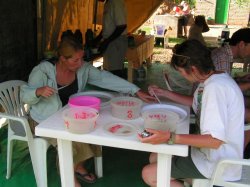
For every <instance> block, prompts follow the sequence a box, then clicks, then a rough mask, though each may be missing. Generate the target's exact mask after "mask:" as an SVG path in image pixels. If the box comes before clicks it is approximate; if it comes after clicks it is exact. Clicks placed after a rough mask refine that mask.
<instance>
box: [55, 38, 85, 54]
mask: <svg viewBox="0 0 250 187" xmlns="http://www.w3.org/2000/svg"><path fill="white" fill-rule="evenodd" d="M78 50H83V47H82V44H81V43H80V42H79V41H77V40H76V39H75V38H74V37H64V38H63V39H62V40H61V42H60V44H59V46H58V49H57V54H58V57H60V56H63V57H65V58H67V59H68V58H71V57H72V56H73V55H74V53H75V52H76V51H78Z"/></svg>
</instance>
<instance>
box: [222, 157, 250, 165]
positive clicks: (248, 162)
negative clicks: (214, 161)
mask: <svg viewBox="0 0 250 187" xmlns="http://www.w3.org/2000/svg"><path fill="white" fill-rule="evenodd" d="M221 164H236V165H242V166H243V165H244V166H250V159H222V160H221V161H220V162H219V163H218V167H219V166H220V165H221Z"/></svg>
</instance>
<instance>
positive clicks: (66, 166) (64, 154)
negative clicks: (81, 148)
mask: <svg viewBox="0 0 250 187" xmlns="http://www.w3.org/2000/svg"><path fill="white" fill-rule="evenodd" d="M57 145H58V155H59V165H60V176H61V183H62V184H61V186H62V187H69V186H72V187H73V186H75V183H74V169H73V158H72V157H73V156H72V142H71V141H67V140H61V139H57Z"/></svg>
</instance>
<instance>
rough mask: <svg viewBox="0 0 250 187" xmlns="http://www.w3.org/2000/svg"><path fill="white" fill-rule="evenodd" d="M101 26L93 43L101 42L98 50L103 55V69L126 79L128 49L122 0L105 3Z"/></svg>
mask: <svg viewBox="0 0 250 187" xmlns="http://www.w3.org/2000/svg"><path fill="white" fill-rule="evenodd" d="M99 1H101V2H104V1H105V0H99ZM102 26H103V28H102V31H101V33H100V34H99V35H98V36H97V37H96V39H95V42H98V41H101V42H100V43H99V48H98V50H99V51H100V52H101V53H103V61H104V62H103V67H104V69H105V70H107V71H110V72H112V73H113V74H115V75H117V76H119V77H122V78H126V75H124V60H125V55H126V51H127V47H128V40H127V13H126V10H125V3H124V1H123V0H106V1H105V4H104V12H103V25H102Z"/></svg>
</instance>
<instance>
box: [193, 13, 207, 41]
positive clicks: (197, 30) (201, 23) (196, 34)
mask: <svg viewBox="0 0 250 187" xmlns="http://www.w3.org/2000/svg"><path fill="white" fill-rule="evenodd" d="M207 31H209V27H208V25H207V22H206V19H205V16H203V15H198V16H195V19H194V23H193V24H192V25H191V27H190V29H189V34H188V39H189V40H192V39H194V40H198V41H199V42H201V43H202V44H203V45H204V46H206V42H205V40H204V38H203V36H202V33H203V32H207Z"/></svg>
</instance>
